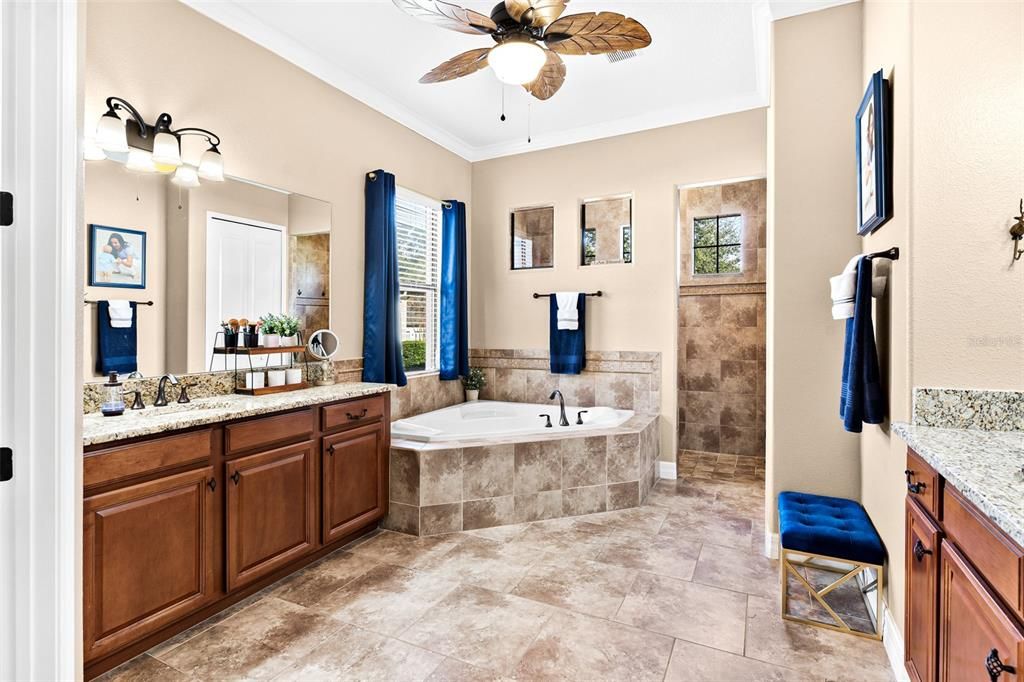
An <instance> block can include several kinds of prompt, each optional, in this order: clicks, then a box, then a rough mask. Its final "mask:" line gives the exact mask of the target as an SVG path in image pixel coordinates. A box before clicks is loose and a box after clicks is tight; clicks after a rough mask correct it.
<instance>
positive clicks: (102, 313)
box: [96, 301, 139, 374]
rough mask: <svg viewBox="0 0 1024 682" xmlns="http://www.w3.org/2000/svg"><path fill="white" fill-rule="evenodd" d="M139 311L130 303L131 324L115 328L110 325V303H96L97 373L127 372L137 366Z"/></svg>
mask: <svg viewBox="0 0 1024 682" xmlns="http://www.w3.org/2000/svg"><path fill="white" fill-rule="evenodd" d="M138 321H139V311H138V309H137V306H136V305H135V304H134V303H132V324H131V326H130V327H125V328H123V329H115V328H114V327H111V326H110V305H109V304H108V303H107V302H106V301H99V302H98V303H97V304H96V329H97V337H98V339H97V343H96V372H97V373H99V374H109V373H110V372H117V373H118V374H128V373H129V372H134V371H135V370H137V369H138V368H139V362H138V349H137V345H136V338H137V337H136V331H137V329H138V326H139V325H138Z"/></svg>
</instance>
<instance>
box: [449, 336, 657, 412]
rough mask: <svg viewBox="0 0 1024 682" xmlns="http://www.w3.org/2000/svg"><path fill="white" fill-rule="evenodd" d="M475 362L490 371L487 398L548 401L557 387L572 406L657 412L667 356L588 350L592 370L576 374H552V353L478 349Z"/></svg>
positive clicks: (471, 358) (473, 356) (473, 351)
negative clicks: (663, 357)
mask: <svg viewBox="0 0 1024 682" xmlns="http://www.w3.org/2000/svg"><path fill="white" fill-rule="evenodd" d="M469 364H470V365H471V366H473V367H479V368H481V369H483V370H484V374H485V375H486V377H487V387H486V388H484V389H483V390H482V391H481V392H480V397H481V398H483V399H484V400H503V401H508V402H515V403H546V402H548V396H549V395H550V394H551V391H553V390H554V389H556V388H557V389H559V390H560V391H561V392H562V394H563V395H564V396H565V402H566V404H570V405H579V406H581V407H591V406H594V405H604V406H607V407H615V408H618V409H623V410H633V411H634V412H636V413H637V414H657V413H658V406H659V405H660V404H661V353H651V352H630V351H587V368H586V369H585V370H584V371H583V372H582V373H581V374H576V375H569V374H551V372H550V371H549V366H550V362H549V360H548V351H547V350H509V349H494V348H490V349H483V348H474V349H471V350H470V351H469Z"/></svg>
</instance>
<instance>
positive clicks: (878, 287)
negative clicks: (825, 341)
mask: <svg viewBox="0 0 1024 682" xmlns="http://www.w3.org/2000/svg"><path fill="white" fill-rule="evenodd" d="M863 257H864V256H863V255H859V256H854V257H853V258H851V259H850V262H849V263H847V264H846V267H845V268H843V271H842V273H840V274H838V275H836V276H835V277H829V279H828V283H829V287H830V288H831V290H832V319H833V320H845V319H847V318H850V317H853V302H854V297H855V295H856V292H857V263H859V262H860V259H861V258H863ZM890 267H891V263H890V262H889V260H888V259H886V258H876V259H873V260H872V261H871V296H872V297H873V298H882V296H883V295H885V285H886V282H887V281H888V279H889V268H890Z"/></svg>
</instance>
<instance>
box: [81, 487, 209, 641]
mask: <svg viewBox="0 0 1024 682" xmlns="http://www.w3.org/2000/svg"><path fill="white" fill-rule="evenodd" d="M212 478H213V469H212V467H205V468H203V469H199V470H196V471H191V472H187V473H183V474H177V475H175V476H168V477H166V478H160V479H157V480H155V481H150V482H148V483H142V484H139V485H134V486H129V487H127V488H123V489H121V490H116V491H113V492H109V493H103V494H101V495H95V496H93V497H89V498H86V500H85V504H84V525H85V528H84V534H83V559H84V567H83V590H84V601H85V609H84V610H85V623H84V632H85V657H86V659H94V658H96V657H98V656H100V655H103V654H105V653H108V652H109V651H113V650H114V649H117V648H118V647H120V646H122V645H124V644H127V643H129V642H131V641H134V640H137V639H139V638H141V637H143V636H145V635H147V634H149V633H151V632H154V631H156V630H157V629H159V628H161V627H163V626H164V625H167V624H169V623H171V622H173V621H175V620H177V619H178V618H181V617H183V616H185V615H187V614H189V613H190V612H192V611H195V610H197V609H198V608H200V607H201V606H203V605H205V604H206V603H207V602H209V601H210V600H211V598H212V597H213V596H215V593H216V590H215V587H214V580H213V561H212V553H213V542H214V538H213V536H214V533H215V529H214V527H213V524H214V514H213V510H214V506H213V505H214V499H215V495H214V491H213V490H211V488H210V487H209V486H208V482H209V481H210V480H211V479H212Z"/></svg>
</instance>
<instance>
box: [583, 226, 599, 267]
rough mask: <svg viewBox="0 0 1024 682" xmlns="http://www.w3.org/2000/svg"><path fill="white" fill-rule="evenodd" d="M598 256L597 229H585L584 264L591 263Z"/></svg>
mask: <svg viewBox="0 0 1024 682" xmlns="http://www.w3.org/2000/svg"><path fill="white" fill-rule="evenodd" d="M595 258H597V230H583V264H584V265H590V264H591V263H593V262H594V259H595Z"/></svg>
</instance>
